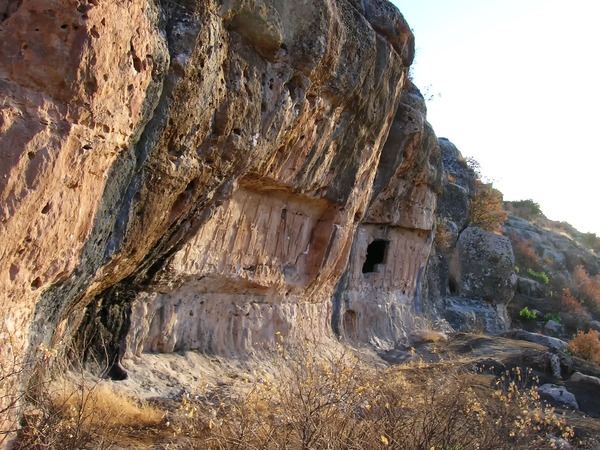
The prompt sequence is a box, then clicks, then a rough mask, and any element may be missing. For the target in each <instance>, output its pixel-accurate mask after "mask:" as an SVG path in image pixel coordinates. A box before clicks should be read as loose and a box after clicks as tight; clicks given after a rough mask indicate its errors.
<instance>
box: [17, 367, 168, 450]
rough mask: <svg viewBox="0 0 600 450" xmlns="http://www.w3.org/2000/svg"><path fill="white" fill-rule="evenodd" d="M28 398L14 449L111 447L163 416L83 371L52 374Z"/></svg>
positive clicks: (153, 424)
mask: <svg viewBox="0 0 600 450" xmlns="http://www.w3.org/2000/svg"><path fill="white" fill-rule="evenodd" d="M28 400H29V404H28V408H27V410H26V411H25V413H24V414H23V417H22V427H21V429H20V430H19V433H18V438H17V441H16V442H15V444H14V445H13V447H12V448H13V449H65V450H66V449H73V448H109V447H111V446H113V445H114V444H115V443H120V442H124V441H127V440H128V439H129V435H130V434H131V433H132V432H133V433H134V434H135V430H141V429H144V428H147V427H159V426H160V425H161V422H162V420H163V412H162V411H160V410H159V409H157V408H155V407H153V406H152V405H149V404H147V403H144V402H138V401H136V400H134V399H132V398H130V397H127V396H125V395H123V394H121V393H119V392H117V391H115V389H114V387H113V386H112V384H110V383H108V382H105V383H99V382H95V383H93V382H90V381H88V380H85V378H84V377H82V378H80V379H77V380H76V379H73V378H63V377H61V378H58V379H55V380H52V381H51V382H49V383H48V384H46V385H44V390H43V391H41V392H38V393H37V394H36V396H35V397H30V398H29V399H28Z"/></svg>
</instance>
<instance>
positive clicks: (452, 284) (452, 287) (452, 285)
mask: <svg viewBox="0 0 600 450" xmlns="http://www.w3.org/2000/svg"><path fill="white" fill-rule="evenodd" d="M448 290H449V291H450V295H456V294H458V286H457V284H456V280H455V279H454V278H452V277H450V278H449V279H448Z"/></svg>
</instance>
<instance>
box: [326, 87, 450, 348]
mask: <svg viewBox="0 0 600 450" xmlns="http://www.w3.org/2000/svg"><path fill="white" fill-rule="evenodd" d="M425 114H426V110H425V103H424V100H423V97H422V96H421V94H420V93H419V91H418V90H416V89H414V88H411V89H406V90H405V91H404V92H403V94H402V98H401V104H400V108H399V109H398V113H397V115H396V118H395V120H394V123H393V125H392V129H391V131H390V134H389V136H388V139H387V142H386V143H385V146H384V148H383V152H382V156H381V162H380V164H379V167H378V170H377V176H376V178H375V182H374V187H373V193H372V196H371V201H370V204H369V207H368V209H367V211H366V213H365V217H364V219H363V220H362V221H361V223H360V224H359V225H358V229H357V231H356V234H355V237H354V242H353V244H352V250H351V252H350V261H349V264H348V268H347V270H346V272H345V273H344V275H343V277H342V279H341V281H340V283H339V284H338V286H337V288H336V293H335V295H334V299H333V318H332V326H333V329H334V331H335V332H336V334H337V335H339V336H341V337H343V338H344V339H346V340H347V341H349V342H353V343H370V344H372V345H375V346H376V347H378V348H383V349H391V348H393V347H394V346H396V345H397V344H398V343H399V342H406V340H407V333H410V332H411V331H413V330H415V329H416V328H417V327H418V326H419V323H418V318H419V317H422V316H423V304H422V302H423V299H422V298H421V293H420V288H421V284H422V277H423V272H424V270H425V266H426V264H427V259H428V257H429V252H430V249H431V243H432V239H433V233H432V229H433V227H434V223H435V208H436V192H437V191H438V190H439V188H440V186H441V174H442V170H441V169H442V167H441V161H440V153H439V146H438V142H437V138H436V137H435V134H434V133H433V130H432V129H431V127H430V126H429V124H428V123H427V122H426V121H425Z"/></svg>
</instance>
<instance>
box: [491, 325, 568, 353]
mask: <svg viewBox="0 0 600 450" xmlns="http://www.w3.org/2000/svg"><path fill="white" fill-rule="evenodd" d="M502 337H506V338H509V339H518V340H521V341H528V342H534V343H536V344H540V345H543V346H544V347H548V348H551V349H552V350H555V351H557V352H563V350H567V349H568V348H569V344H568V343H566V342H565V341H563V340H560V339H558V338H555V337H550V336H544V335H543V334H537V333H530V332H529V331H525V330H510V331H507V332H506V333H503V334H502Z"/></svg>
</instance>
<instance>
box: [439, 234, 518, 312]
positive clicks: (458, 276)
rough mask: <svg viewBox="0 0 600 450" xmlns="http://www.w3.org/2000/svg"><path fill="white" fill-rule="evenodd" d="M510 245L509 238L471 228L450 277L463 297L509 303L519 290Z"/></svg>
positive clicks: (459, 246)
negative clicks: (517, 289) (516, 290)
mask: <svg viewBox="0 0 600 450" xmlns="http://www.w3.org/2000/svg"><path fill="white" fill-rule="evenodd" d="M514 265H515V260H514V256H513V252H512V246H511V244H510V241H509V240H508V238H506V237H505V236H499V235H497V234H493V233H490V232H488V231H483V230H481V229H480V228H476V227H468V228H467V229H465V231H463V232H462V233H461V235H460V238H459V239H458V243H457V245H456V248H455V250H454V254H453V255H452V257H451V260H450V277H451V279H452V280H454V283H453V284H454V286H455V287H456V291H457V293H458V294H459V295H460V296H462V297H468V298H476V299H481V300H486V301H487V302H490V303H506V302H507V301H509V300H510V299H511V298H512V297H513V295H514V293H515V289H516V285H517V275H516V274H515V272H514Z"/></svg>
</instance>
